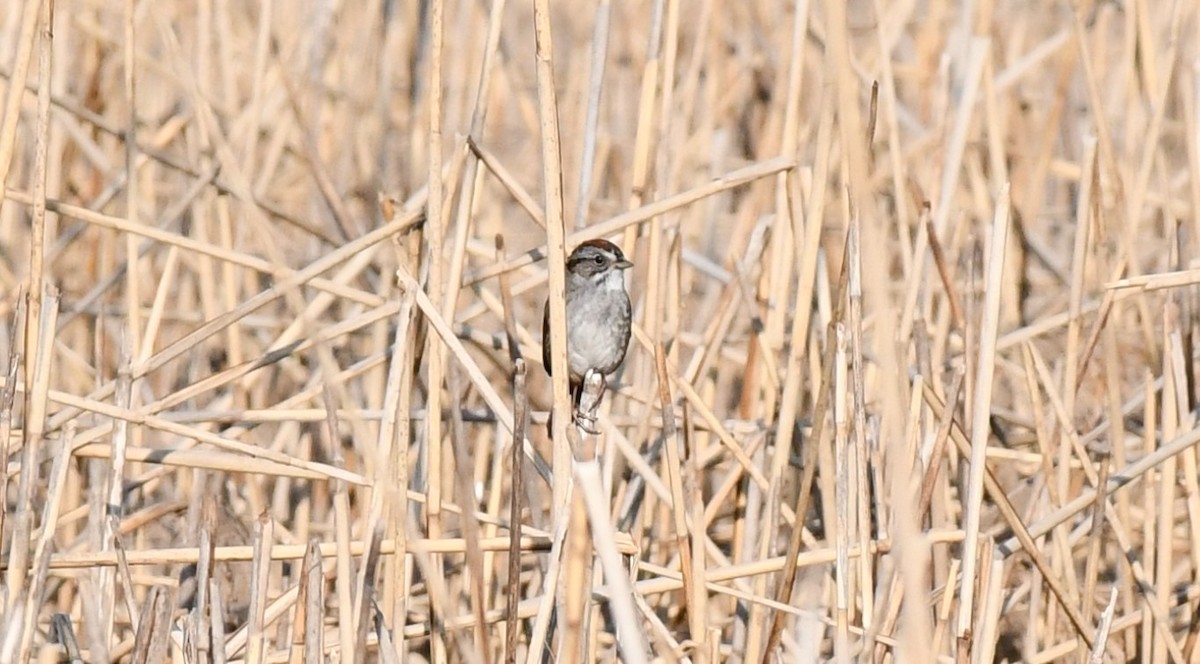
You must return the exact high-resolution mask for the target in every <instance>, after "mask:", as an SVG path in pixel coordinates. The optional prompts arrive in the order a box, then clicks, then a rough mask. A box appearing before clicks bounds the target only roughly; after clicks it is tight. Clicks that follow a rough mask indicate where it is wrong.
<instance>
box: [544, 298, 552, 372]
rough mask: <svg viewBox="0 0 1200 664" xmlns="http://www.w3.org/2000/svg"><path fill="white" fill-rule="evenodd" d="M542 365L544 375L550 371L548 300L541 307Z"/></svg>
mask: <svg viewBox="0 0 1200 664" xmlns="http://www.w3.org/2000/svg"><path fill="white" fill-rule="evenodd" d="M542 366H543V367H545V368H546V375H547V376H549V375H551V373H550V300H546V305H545V306H544V307H542Z"/></svg>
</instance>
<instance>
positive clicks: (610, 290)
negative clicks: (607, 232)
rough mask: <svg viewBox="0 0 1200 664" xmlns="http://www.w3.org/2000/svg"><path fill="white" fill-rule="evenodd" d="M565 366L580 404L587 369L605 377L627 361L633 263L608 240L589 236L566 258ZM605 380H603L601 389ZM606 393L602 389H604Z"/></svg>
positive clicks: (546, 328)
mask: <svg viewBox="0 0 1200 664" xmlns="http://www.w3.org/2000/svg"><path fill="white" fill-rule="evenodd" d="M566 267H567V270H566V271H567V283H566V286H567V289H566V302H567V368H568V369H569V370H570V384H571V397H572V403H573V405H574V407H576V408H578V406H579V399H580V397H581V393H582V387H583V381H584V378H585V377H586V376H587V373H588V371H595V372H597V373H599V374H600V375H601V376H602V377H603V378H604V379H605V381H607V379H608V377H609V376H610V375H612V373H613V372H615V371H616V370H617V367H619V366H621V362H623V361H624V360H625V351H626V350H627V349H628V348H629V335H630V326H631V323H632V318H633V316H632V308H631V307H630V304H629V293H628V292H626V290H625V277H624V274H623V273H624V271H625V270H627V269H629V268H631V267H633V263H631V262H629V260H628V259H626V258H625V254H623V253H621V248H620V247H618V246H617V245H615V244H613V243H612V242H609V241H608V240H599V239H597V240H588V241H587V242H584V243H583V244H580V245H579V246H578V247H575V250H574V251H572V252H571V255H570V256H569V257H567V266H566ZM550 353H551V349H550V301H549V300H547V301H546V306H545V308H544V310H543V315H542V365H543V366H544V367H545V368H546V373H547V374H550V373H551V369H550ZM604 385H605V382H602V383H601V386H602V387H601V389H602V390H603V386H604ZM601 394H603V392H601Z"/></svg>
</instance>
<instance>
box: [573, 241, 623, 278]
mask: <svg viewBox="0 0 1200 664" xmlns="http://www.w3.org/2000/svg"><path fill="white" fill-rule="evenodd" d="M618 260H620V258H619V257H618V256H616V255H615V254H614V253H613V252H611V251H605V250H603V249H600V248H598V247H591V246H583V247H580V248H579V249H576V250H575V251H574V252H572V253H571V257H570V258H568V259H567V271H568V272H570V273H571V274H573V275H578V276H581V277H583V278H585V279H591V278H592V277H595V276H596V275H599V274H603V273H605V272H608V271H609V270H611V269H612V267H613V265H614V264H616V262H617V261H618Z"/></svg>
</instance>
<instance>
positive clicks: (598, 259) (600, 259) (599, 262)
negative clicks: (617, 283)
mask: <svg viewBox="0 0 1200 664" xmlns="http://www.w3.org/2000/svg"><path fill="white" fill-rule="evenodd" d="M592 260H593V261H594V262H595V263H596V265H604V257H603V256H596V257H595V258H593V259H592Z"/></svg>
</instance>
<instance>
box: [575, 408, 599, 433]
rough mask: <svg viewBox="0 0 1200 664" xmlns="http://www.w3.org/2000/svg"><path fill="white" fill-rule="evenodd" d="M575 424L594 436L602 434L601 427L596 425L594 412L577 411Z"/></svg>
mask: <svg viewBox="0 0 1200 664" xmlns="http://www.w3.org/2000/svg"><path fill="white" fill-rule="evenodd" d="M575 426H577V427H579V428H580V429H583V431H585V432H586V433H589V434H591V435H593V436H597V435H599V434H600V429H599V428H598V427H597V426H596V415H595V414H594V413H584V412H581V411H578V410H577V411H575Z"/></svg>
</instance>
